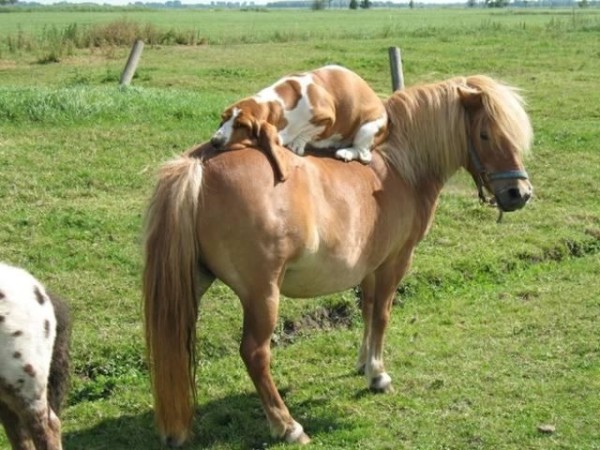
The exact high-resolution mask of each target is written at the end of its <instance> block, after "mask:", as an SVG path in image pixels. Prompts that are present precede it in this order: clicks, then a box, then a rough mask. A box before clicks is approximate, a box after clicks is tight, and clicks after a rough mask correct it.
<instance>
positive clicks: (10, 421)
mask: <svg viewBox="0 0 600 450" xmlns="http://www.w3.org/2000/svg"><path fill="white" fill-rule="evenodd" d="M0 393H2V389H1V388H0ZM0 422H2V425H4V431H6V436H7V437H8V441H9V442H10V445H11V446H12V448H13V450H35V448H34V447H33V442H31V439H30V438H29V435H28V434H27V431H26V430H25V428H24V427H23V425H22V424H21V421H20V419H19V416H17V415H16V414H15V413H14V412H13V411H12V410H11V409H10V408H9V407H8V405H7V404H6V403H4V402H0Z"/></svg>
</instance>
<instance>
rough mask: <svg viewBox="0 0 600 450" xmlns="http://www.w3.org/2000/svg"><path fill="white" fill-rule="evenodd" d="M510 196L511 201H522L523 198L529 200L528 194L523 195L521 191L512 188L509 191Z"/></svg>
mask: <svg viewBox="0 0 600 450" xmlns="http://www.w3.org/2000/svg"><path fill="white" fill-rule="evenodd" d="M508 196H509V197H510V199H511V200H517V199H520V198H521V197H523V198H529V195H528V194H524V195H522V194H521V191H520V190H519V189H518V188H510V189H509V190H508Z"/></svg>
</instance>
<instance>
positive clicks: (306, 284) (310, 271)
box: [281, 267, 364, 298]
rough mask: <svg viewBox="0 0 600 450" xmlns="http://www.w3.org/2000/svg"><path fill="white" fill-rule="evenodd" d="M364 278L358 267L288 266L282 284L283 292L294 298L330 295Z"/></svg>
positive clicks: (356, 283)
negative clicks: (341, 268) (351, 268)
mask: <svg viewBox="0 0 600 450" xmlns="http://www.w3.org/2000/svg"><path fill="white" fill-rule="evenodd" d="M346 269H347V268H346ZM363 278H364V272H363V271H359V270H356V269H354V270H349V269H347V270H340V268H339V267H335V268H323V267H318V268H315V267H311V268H288V270H287V271H286V273H285V277H284V278H283V283H282V284H281V293H282V294H283V295H285V296H287V297H292V298H306V297H316V296H319V295H328V294H333V293H335V292H340V291H344V290H346V289H350V288H352V287H354V286H356V285H358V284H359V283H360V282H361V281H362V279H363Z"/></svg>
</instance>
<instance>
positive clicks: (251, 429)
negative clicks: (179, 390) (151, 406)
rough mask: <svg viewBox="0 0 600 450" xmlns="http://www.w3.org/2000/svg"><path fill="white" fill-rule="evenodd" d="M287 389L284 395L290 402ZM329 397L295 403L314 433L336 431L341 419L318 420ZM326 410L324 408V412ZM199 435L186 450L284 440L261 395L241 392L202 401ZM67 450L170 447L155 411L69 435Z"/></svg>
mask: <svg viewBox="0 0 600 450" xmlns="http://www.w3.org/2000/svg"><path fill="white" fill-rule="evenodd" d="M285 394H286V392H285V391H282V396H283V397H284V398H285ZM325 402H326V401H324V400H323V399H316V400H315V401H312V400H306V401H303V402H301V403H298V404H295V405H290V409H291V410H292V413H293V414H294V417H295V418H296V420H298V421H299V422H301V423H302V425H303V426H304V428H305V430H306V431H307V432H308V434H309V435H312V436H314V435H318V434H321V433H325V432H327V431H328V430H330V429H332V428H335V427H336V424H337V420H336V418H335V417H334V416H333V415H331V416H322V415H321V417H314V416H311V412H313V413H314V411H315V410H316V409H318V407H319V406H321V405H322V404H323V403H325ZM319 409H320V408H319ZM193 433H194V436H193V438H192V440H191V442H190V443H189V444H187V445H186V446H185V447H184V448H185V449H200V448H211V447H213V446H217V447H219V448H224V447H225V448H232V449H255V448H256V449H259V448H260V449H263V448H265V447H267V446H270V445H271V444H274V443H276V442H278V441H277V440H275V439H273V438H272V437H271V436H270V434H269V428H268V424H267V419H266V417H265V415H264V413H263V410H262V408H261V405H260V401H259V399H258V396H257V395H256V394H241V395H232V396H228V397H224V398H222V399H219V400H214V401H210V402H208V403H201V404H200V405H199V406H198V408H197V409H196V416H195V418H194V427H193ZM63 440H64V448H65V450H80V449H81V450H83V449H85V450H139V449H144V450H152V449H161V448H165V447H163V446H162V445H161V444H160V439H159V437H158V433H157V432H156V429H155V427H154V418H153V414H152V411H146V412H143V413H140V414H137V415H122V416H120V417H118V418H110V419H106V420H104V421H102V422H100V423H99V424H98V425H96V426H94V427H92V428H88V429H85V430H80V431H74V432H71V433H65V434H64V436H63Z"/></svg>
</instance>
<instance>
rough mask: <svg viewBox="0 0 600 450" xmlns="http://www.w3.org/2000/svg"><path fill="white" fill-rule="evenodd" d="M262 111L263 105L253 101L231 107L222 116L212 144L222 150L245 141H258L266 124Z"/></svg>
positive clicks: (242, 102) (244, 101)
mask: <svg viewBox="0 0 600 450" xmlns="http://www.w3.org/2000/svg"><path fill="white" fill-rule="evenodd" d="M262 109H263V105H259V104H257V103H256V102H254V101H253V100H251V99H247V100H242V101H241V102H238V103H236V104H234V105H232V106H230V107H229V108H227V109H226V110H225V111H224V112H223V114H222V115H221V124H220V126H219V129H218V130H217V131H216V132H215V134H214V135H213V136H212V138H211V140H210V143H211V144H212V145H213V146H214V147H215V148H217V149H222V148H226V147H229V146H231V145H233V144H238V143H242V142H244V141H252V140H254V141H256V140H257V139H258V137H259V135H260V130H261V127H262V126H263V124H264V122H265V121H264V120H263V117H262V116H263V115H265V114H264V112H263V111H262ZM248 143H249V142H248Z"/></svg>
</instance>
